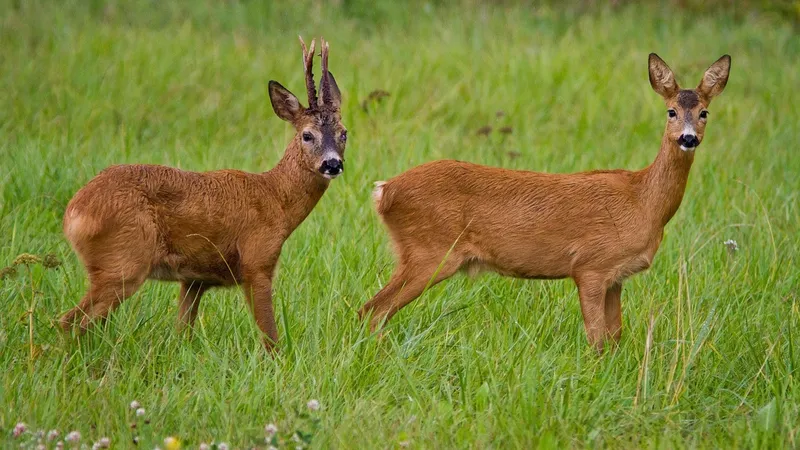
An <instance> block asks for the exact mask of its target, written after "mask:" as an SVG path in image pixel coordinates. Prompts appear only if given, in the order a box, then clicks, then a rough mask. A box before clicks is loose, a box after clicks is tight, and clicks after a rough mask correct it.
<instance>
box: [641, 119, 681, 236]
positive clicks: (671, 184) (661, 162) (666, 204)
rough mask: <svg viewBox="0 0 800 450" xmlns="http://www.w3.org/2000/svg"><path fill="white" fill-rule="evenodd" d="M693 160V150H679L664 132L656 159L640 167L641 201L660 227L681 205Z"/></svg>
mask: <svg viewBox="0 0 800 450" xmlns="http://www.w3.org/2000/svg"><path fill="white" fill-rule="evenodd" d="M693 161H694V152H693V151H690V152H686V151H683V150H681V148H680V146H679V145H678V144H677V143H676V142H674V141H673V140H672V139H669V138H668V137H667V135H666V133H665V134H664V137H663V139H662V140H661V150H659V152H658V156H657V157H656V160H655V161H654V162H653V164H651V165H650V166H648V167H647V168H645V169H644V170H643V171H642V172H643V190H642V191H643V198H644V203H645V206H646V208H647V211H649V212H650V217H651V218H652V220H653V221H654V222H655V223H656V225H657V226H660V227H661V228H663V227H664V226H665V225H666V224H667V222H669V220H670V219H672V216H674V215H675V212H676V211H677V210H678V207H679V206H680V205H681V201H682V200H683V194H684V192H685V191H686V181H687V180H688V179H689V170H690V169H691V167H692V162H693Z"/></svg>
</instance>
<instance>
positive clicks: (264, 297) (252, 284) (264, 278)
mask: <svg viewBox="0 0 800 450" xmlns="http://www.w3.org/2000/svg"><path fill="white" fill-rule="evenodd" d="M243 288H244V291H245V298H246V299H247V304H248V305H249V306H250V311H252V313H253V318H254V319H255V321H256V325H258V328H259V329H260V330H261V332H263V333H264V334H265V336H264V338H263V343H264V348H266V349H267V351H268V352H270V353H273V352H275V345H276V344H277V343H278V326H277V325H276V324H275V312H274V310H273V307H272V273H271V272H266V273H265V272H262V273H258V274H256V275H254V276H253V277H251V278H250V279H249V280H245V283H244V286H243Z"/></svg>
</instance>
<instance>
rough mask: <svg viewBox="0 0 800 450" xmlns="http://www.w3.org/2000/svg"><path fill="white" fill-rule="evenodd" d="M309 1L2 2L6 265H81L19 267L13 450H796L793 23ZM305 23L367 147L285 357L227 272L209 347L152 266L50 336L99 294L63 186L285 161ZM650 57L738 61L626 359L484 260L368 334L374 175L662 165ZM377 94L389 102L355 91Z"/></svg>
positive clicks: (8, 357)
mask: <svg viewBox="0 0 800 450" xmlns="http://www.w3.org/2000/svg"><path fill="white" fill-rule="evenodd" d="M290 3H291V2H274V3H270V4H260V3H256V2H252V3H238V2H215V1H210V0H209V1H202V2H195V3H188V2H186V3H167V2H150V1H144V0H140V1H120V2H114V3H113V4H112V5H111V6H108V5H106V4H105V3H103V2H100V1H87V2H80V1H78V0H71V1H66V2H46V1H35V0H32V1H30V2H27V1H26V2H11V1H8V0H0V9H2V15H1V16H0V20H1V21H2V22H0V23H1V25H0V67H2V70H0V87H1V88H0V235H2V243H0V267H3V266H7V265H11V264H12V262H13V261H14V260H15V258H16V257H17V256H18V255H20V254H22V253H31V254H35V255H40V256H43V255H46V254H55V255H56V256H57V258H58V259H60V260H61V261H63V264H62V265H61V266H60V267H58V268H56V269H47V268H44V267H42V265H40V264H34V265H31V266H25V265H18V266H16V269H17V273H16V274H15V275H12V274H9V275H8V276H7V277H6V278H5V279H4V280H2V281H0V311H2V312H1V313H0V447H3V448H12V446H13V447H17V446H18V445H19V443H20V442H22V443H25V445H30V446H31V448H33V446H34V445H33V442H35V437H32V435H33V433H34V432H35V431H36V430H49V429H58V430H60V431H61V436H62V438H63V436H64V435H65V434H66V433H67V432H69V431H71V430H77V431H79V432H80V433H81V434H82V436H83V438H82V441H81V442H82V443H83V444H86V445H88V446H89V447H91V445H92V443H93V442H95V441H97V440H99V439H100V438H101V437H108V438H110V439H111V441H112V446H113V447H114V448H127V447H130V446H133V444H132V439H133V437H134V436H137V437H138V439H139V441H140V444H139V447H140V448H153V447H154V446H155V445H160V446H162V447H163V446H164V444H163V439H164V438H165V437H167V436H174V437H176V438H178V439H179V440H180V441H181V442H182V443H183V446H184V447H185V448H197V446H198V445H199V444H200V443H201V442H212V441H215V442H217V443H219V442H227V443H229V444H230V446H231V447H232V448H249V447H252V446H258V447H259V448H264V447H266V444H265V441H264V436H265V432H264V425H265V424H267V423H271V422H272V423H274V424H276V425H277V427H278V429H279V432H278V435H277V437H276V438H278V439H280V440H282V441H283V442H278V443H279V444H281V446H285V447H288V448H293V447H295V446H296V445H298V444H297V443H295V442H294V441H292V440H291V436H292V434H293V433H295V432H296V431H299V432H300V434H301V435H302V437H303V439H305V440H306V441H308V442H303V443H302V445H303V446H306V445H308V446H310V447H312V448H330V447H333V448H396V447H401V446H409V447H411V448H531V447H545V448H549V447H552V448H563V447H584V446H589V447H595V446H598V447H603V446H609V447H625V448H638V447H646V448H676V447H692V448H695V447H716V448H720V447H744V448H753V447H776V448H786V447H798V446H800V435H798V432H800V384H798V381H797V380H796V379H795V378H794V375H795V373H796V370H797V366H798V365H800V348H797V346H796V345H795V342H796V337H795V336H796V335H798V334H799V333H800V330H798V328H800V263H798V256H797V255H798V245H800V233H799V232H798V222H800V206H799V205H800V199H799V198H798V196H800V158H798V153H797V151H798V136H800V128H798V124H800V107H798V105H800V93H798V90H797V87H798V86H800V57H799V56H800V37H799V35H798V32H797V28H796V27H795V25H793V24H791V23H789V22H788V21H784V20H787V19H785V18H783V17H781V16H775V15H771V14H764V13H758V12H745V13H743V12H741V11H738V12H736V13H735V14H734V13H727V12H725V11H716V12H713V13H698V14H690V13H688V12H681V11H676V10H675V9H674V8H672V7H668V6H664V7H656V6H653V7H636V6H633V7H620V8H617V9H614V10H606V9H596V8H590V10H589V11H588V12H586V13H583V14H578V13H577V12H576V11H577V9H579V8H572V9H565V10H561V9H559V8H557V7H548V6H541V7H529V6H514V5H512V4H504V6H502V7H488V6H482V5H481V4H480V3H477V2H476V3H464V4H462V5H459V6H456V5H450V6H437V4H434V5H430V4H424V3H419V4H415V5H414V6H403V5H394V4H392V3H379V4H377V5H374V6H373V5H372V4H371V2H366V1H363V2H359V1H343V2H334V4H332V5H327V4H325V3H323V2H308V3H304V4H300V5H293V6H291V5H290ZM298 34H302V35H303V36H304V37H306V38H307V39H310V38H311V37H312V36H320V35H322V36H324V37H325V38H326V39H328V40H329V41H330V42H331V44H330V45H331V70H332V71H333V72H334V73H335V74H336V78H337V80H338V82H339V85H340V87H341V89H342V91H343V96H344V104H343V117H344V119H343V122H344V124H345V125H346V126H347V127H348V129H349V135H350V136H349V137H350V139H349V144H348V150H347V154H346V157H347V163H346V170H345V173H344V175H343V176H342V177H340V178H339V179H337V180H335V181H334V182H333V183H332V185H331V188H330V189H329V191H328V192H327V194H326V195H325V196H324V197H323V199H322V201H321V202H320V204H319V205H318V206H317V208H316V209H315V210H314V212H313V213H312V214H311V215H310V216H309V218H308V219H307V220H306V222H305V223H304V224H303V225H301V226H300V228H299V229H298V230H297V231H296V232H295V234H294V235H293V236H292V237H291V238H290V239H289V240H288V241H287V242H286V244H285V245H284V250H283V253H282V256H281V266H280V268H279V272H278V275H277V277H276V280H275V290H274V294H275V301H276V309H277V317H278V322H279V332H280V335H281V342H280V347H281V352H280V354H279V355H278V357H277V358H276V359H274V360H273V359H270V358H268V357H266V356H265V353H264V350H263V348H262V347H261V346H260V344H259V341H258V336H257V333H256V327H255V325H254V323H253V322H252V319H251V317H250V314H249V313H248V311H247V309H246V306H245V304H244V302H243V297H242V294H241V293H240V292H239V291H238V290H235V289H231V290H219V291H212V292H211V293H210V294H207V295H206V297H204V303H203V305H202V306H201V317H200V320H199V323H198V326H197V328H196V332H195V334H194V336H193V337H191V338H188V337H186V336H182V335H179V334H178V333H177V332H176V331H175V328H174V320H175V317H176V315H177V304H176V298H177V293H178V286H177V285H176V284H172V283H170V284H166V283H162V284H159V283H157V282H149V283H148V284H146V285H145V287H144V288H143V289H141V290H140V291H139V292H138V293H137V294H136V295H135V296H134V297H133V298H131V299H130V300H128V301H127V302H126V303H125V304H124V305H123V306H122V307H121V308H120V309H119V310H117V312H116V313H114V314H113V316H112V319H111V320H110V321H108V322H107V323H106V325H105V326H104V327H102V328H98V329H95V330H94V331H93V332H91V333H90V334H89V335H87V336H85V337H84V338H81V339H72V338H68V337H65V336H64V335H62V334H61V333H59V332H58V331H57V329H56V327H55V326H54V321H55V320H56V319H57V318H58V316H59V315H60V314H61V313H63V312H65V311H66V310H67V309H69V308H71V307H73V306H74V305H75V304H76V303H77V302H78V300H79V298H80V296H82V295H83V293H84V290H85V289H86V286H87V282H86V279H85V273H84V271H83V268H82V267H81V266H80V265H79V263H78V261H77V259H76V257H75V256H74V254H73V253H72V252H71V250H70V248H69V246H68V244H67V242H66V240H65V239H64V237H63V236H62V234H61V217H62V215H63V212H64V208H65V206H66V203H67V202H68V201H69V199H70V197H71V196H72V195H73V194H74V193H75V192H76V191H77V190H78V189H79V188H80V187H81V186H82V185H83V184H85V183H86V182H87V181H88V180H89V179H91V178H92V177H93V176H94V175H95V174H97V173H98V172H99V171H100V170H101V169H103V168H104V167H106V166H109V165H112V164H118V163H134V162H136V163H157V164H166V165H170V166H176V167H180V168H183V169H187V170H197V171H205V170H213V169H219V168H237V169H242V170H247V171H264V170H267V169H269V168H271V167H272V166H273V165H274V164H275V163H276V161H277V160H278V159H279V158H280V156H281V154H282V152H283V149H284V148H285V146H286V144H287V143H288V141H289V139H290V138H291V136H292V133H293V131H292V130H291V129H290V128H291V127H290V126H289V125H287V124H286V123H284V122H282V121H281V120H280V119H278V118H277V117H276V116H275V115H274V113H273V112H272V108H271V107H270V103H269V98H268V96H267V82H268V81H269V80H270V79H274V80H278V81H280V82H281V83H282V84H284V85H285V86H287V87H288V88H289V89H291V90H292V91H293V92H294V93H295V94H297V95H298V97H300V98H304V92H303V76H302V66H301V58H300V48H299V45H298V43H297V35H298ZM651 51H655V52H657V53H659V55H661V56H662V57H663V58H664V59H665V60H666V61H667V62H668V63H669V64H670V65H671V67H672V68H673V70H674V71H675V73H676V75H677V77H678V81H679V83H682V84H683V85H684V86H686V87H694V86H695V85H696V84H697V83H698V82H699V80H700V77H701V75H702V73H703V70H704V69H705V68H706V67H707V66H708V65H709V64H711V63H712V62H713V61H714V60H716V59H717V58H718V57H719V56H720V55H722V54H724V53H729V54H731V55H732V58H733V67H732V70H731V75H730V81H729V83H728V86H727V89H726V90H725V92H724V93H723V94H722V95H721V96H720V97H719V98H717V99H716V100H715V101H714V103H713V104H712V105H711V107H710V108H709V110H710V112H711V116H710V120H709V124H708V128H707V132H706V138H705V141H704V143H703V145H702V146H701V147H700V149H699V150H698V152H697V156H696V159H695V163H694V167H693V170H692V174H691V176H690V180H689V186H688V189H687V192H686V196H685V198H684V201H683V204H682V206H681V208H680V210H679V211H678V213H677V215H676V216H675V217H674V218H673V219H672V221H671V222H670V224H669V225H668V226H667V229H666V236H665V240H664V242H663V244H662V247H661V249H660V251H659V253H658V255H657V257H656V259H655V263H654V265H653V267H652V268H651V269H650V270H649V271H648V272H646V273H644V274H641V275H639V276H637V277H635V278H633V279H631V280H630V281H629V282H627V283H626V285H625V291H624V293H623V326H624V331H623V338H622V342H621V345H620V347H619V349H617V350H616V351H615V352H612V353H608V354H605V355H603V356H600V357H598V356H597V355H596V354H595V353H594V352H593V350H592V349H591V348H590V347H589V346H588V345H587V343H586V338H585V334H584V331H583V325H582V320H581V316H580V310H579V304H578V301H577V296H576V289H575V287H574V284H573V283H572V282H571V281H568V280H565V281H551V282H530V281H522V280H513V279H508V278H501V277H498V276H495V275H485V276H482V277H479V278H476V279H469V278H466V277H455V278H453V279H452V280H450V281H448V282H445V283H442V284H440V285H438V286H436V287H434V288H432V289H431V290H430V291H429V292H428V293H426V294H425V295H424V296H423V297H422V298H420V299H419V300H418V301H416V302H414V303H412V305H411V306H409V307H408V308H406V309H404V310H403V311H402V312H400V313H399V314H398V315H397V316H396V317H395V318H394V319H393V321H392V322H391V323H390V325H389V329H390V330H391V332H390V333H389V335H388V336H387V337H386V338H385V339H384V340H382V341H380V342H378V341H377V340H376V339H375V338H374V337H372V336H370V335H369V333H368V332H367V331H366V330H365V328H364V326H362V324H361V323H359V322H358V320H357V317H356V311H357V309H358V308H359V307H360V306H361V305H362V304H363V303H364V302H366V301H367V300H368V299H369V298H370V297H371V296H372V295H373V294H374V293H375V292H377V291H378V289H379V288H380V287H381V286H382V283H385V282H386V281H387V280H388V277H389V274H390V273H391V269H392V266H393V256H392V254H391V252H390V248H389V244H388V238H387V236H386V234H385V232H384V230H383V228H382V226H381V225H380V223H379V221H378V218H377V215H376V214H375V212H374V210H373V208H372V202H371V199H370V191H371V188H372V182H373V181H375V180H380V179H385V178H387V177H390V176H392V175H395V174H398V173H400V172H401V171H403V170H405V169H408V168H410V167H413V166H414V165H417V164H419V163H422V162H425V161H430V160H434V159H440V158H457V159H462V160H468V161H473V162H478V163H483V164H491V165H498V166H503V167H508V168H518V169H530V170H537V171H548V172H575V171H581V170H590V169H597V168H628V169H638V168H641V167H644V166H646V165H647V164H649V163H650V162H651V161H652V160H653V159H654V158H655V155H656V153H657V151H658V148H659V143H660V140H661V133H662V131H663V126H664V123H665V120H666V114H665V108H664V106H663V102H662V100H661V99H660V97H659V96H658V95H657V94H655V93H654V92H653V91H652V90H651V88H650V85H649V83H648V79H647V54H648V53H649V52H651ZM374 90H385V91H387V92H388V93H389V94H390V96H389V97H386V98H384V99H382V100H381V101H373V102H368V103H367V108H366V109H364V108H363V107H362V106H363V105H362V102H364V101H365V99H367V97H368V95H369V93H370V92H372V91H374ZM498 112H502V114H498ZM485 125H489V126H491V127H493V131H492V132H491V133H490V134H489V135H488V136H484V135H481V134H478V133H477V130H478V129H480V128H481V127H483V126H485ZM502 127H510V128H511V132H510V134H504V133H500V132H499V129H500V128H502ZM728 239H732V240H735V241H736V242H737V243H738V251H735V252H733V251H729V250H728V249H727V248H726V246H725V245H724V244H723V242H724V241H726V240H728ZM648 334H649V335H650V336H651V344H650V345H647V341H648ZM311 399H315V400H318V401H319V403H320V405H321V408H320V409H319V410H318V411H309V410H308V408H307V402H308V401H309V400H311ZM133 400H137V401H138V402H140V403H141V405H142V407H143V408H145V410H146V413H145V415H144V416H142V417H138V418H136V417H135V415H134V412H133V411H132V410H131V409H130V407H129V404H130V402H131V401H133ZM145 420H146V421H147V422H149V423H145ZM134 421H135V422H136V423H137V427H136V428H135V429H133V428H131V426H130V424H131V422H134ZM17 422H25V423H26V424H28V427H29V431H28V432H26V433H25V434H24V435H23V436H21V437H20V438H18V439H15V438H14V437H13V436H12V430H13V428H14V427H15V424H16V423H17ZM49 445H50V446H51V447H52V446H53V445H54V444H52V443H50V444H49Z"/></svg>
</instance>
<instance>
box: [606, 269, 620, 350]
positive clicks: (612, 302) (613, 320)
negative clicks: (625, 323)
mask: <svg viewBox="0 0 800 450" xmlns="http://www.w3.org/2000/svg"><path fill="white" fill-rule="evenodd" d="M621 297H622V283H614V284H612V285H611V287H609V288H608V290H606V301H605V310H606V311H605V315H606V335H607V336H608V338H609V339H611V340H613V341H614V342H616V343H619V339H620V337H621V336H622V303H621V301H620V299H621Z"/></svg>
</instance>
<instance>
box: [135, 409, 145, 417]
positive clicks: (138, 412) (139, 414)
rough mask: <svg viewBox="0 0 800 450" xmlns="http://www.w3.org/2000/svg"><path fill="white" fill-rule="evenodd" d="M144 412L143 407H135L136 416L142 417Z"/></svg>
mask: <svg viewBox="0 0 800 450" xmlns="http://www.w3.org/2000/svg"><path fill="white" fill-rule="evenodd" d="M144 413H145V410H144V408H137V409H136V417H142V416H143V415H144Z"/></svg>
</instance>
